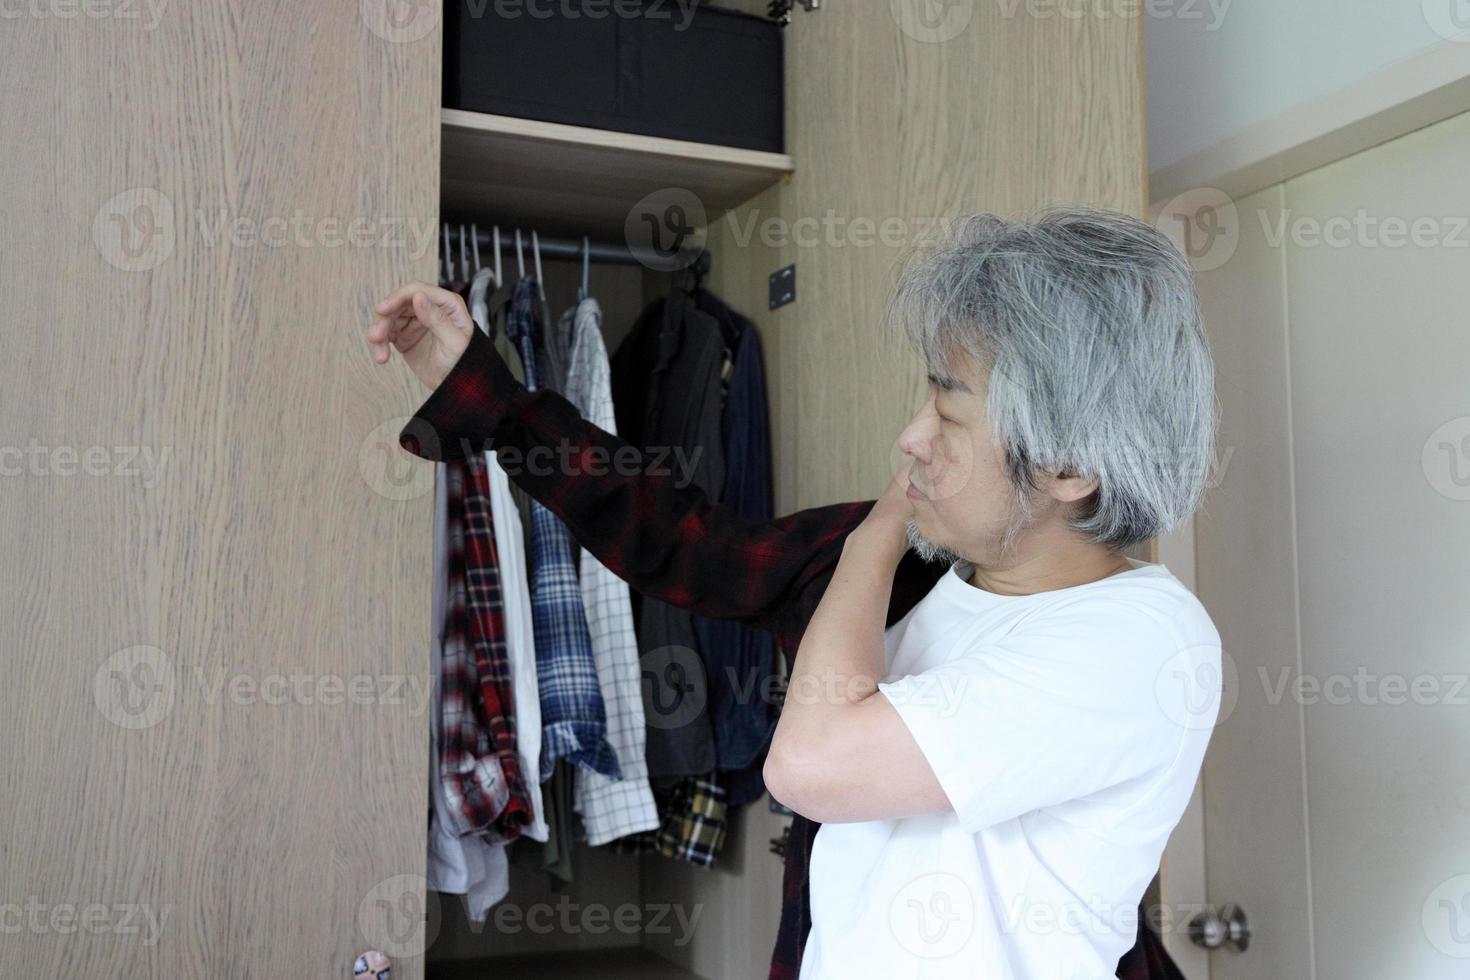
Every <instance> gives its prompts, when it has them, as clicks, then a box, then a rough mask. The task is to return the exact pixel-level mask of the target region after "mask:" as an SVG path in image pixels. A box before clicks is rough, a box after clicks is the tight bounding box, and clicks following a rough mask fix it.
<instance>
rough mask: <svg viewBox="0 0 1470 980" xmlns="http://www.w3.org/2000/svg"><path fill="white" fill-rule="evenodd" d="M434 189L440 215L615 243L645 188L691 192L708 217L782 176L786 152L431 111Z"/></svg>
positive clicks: (457, 111)
mask: <svg viewBox="0 0 1470 980" xmlns="http://www.w3.org/2000/svg"><path fill="white" fill-rule="evenodd" d="M440 123H441V133H442V140H441V144H442V145H441V150H440V195H441V201H442V214H443V215H444V216H445V217H449V218H459V217H470V218H474V219H476V220H479V219H487V220H490V219H493V220H495V221H497V222H499V223H500V224H501V225H514V224H516V223H520V224H521V225H522V226H523V227H524V228H525V230H529V229H530V228H535V229H536V230H537V231H539V232H542V233H545V234H548V235H574V236H581V235H584V234H586V235H590V236H592V237H594V238H600V239H602V240H605V241H612V242H622V241H624V223H625V222H626V220H627V218H628V214H629V212H630V211H631V210H632V209H633V206H634V205H635V204H637V203H638V202H639V201H640V200H642V199H643V198H644V197H646V196H647V195H648V194H651V193H653V192H654V191H657V190H663V189H664V188H670V187H681V188H684V189H686V190H689V191H691V192H693V193H694V195H695V196H696V197H697V198H698V199H699V200H700V202H701V203H702V204H703V206H704V208H705V214H706V217H707V218H708V219H709V220H710V221H713V220H714V219H715V218H717V217H719V215H721V214H723V213H724V212H725V211H728V210H729V209H730V208H732V207H734V206H735V205H737V204H740V203H741V202H743V201H746V200H748V199H750V198H751V197H753V196H755V195H756V194H758V193H760V192H761V191H763V190H765V189H766V188H767V187H770V186H771V185H772V184H775V183H776V182H777V181H779V180H781V179H782V178H783V177H786V176H788V175H789V174H791V173H792V164H791V157H789V156H787V155H786V154H784V153H765V152H761V151H759V150H744V149H738V148H736V147H729V146H715V145H712V144H708V143H692V142H688V141H685V140H672V139H663V138H660V137H656V136H638V135H635V134H632V133H620V132H613V131H611V130H604V129H590V128H588V127H585V126H566V125H562V124H560V123H548V122H540V121H538V120H533V119H518V118H515V117H512V116H497V115H491V114H488V113H483V112H466V111H464V110H462V109H443V110H441V113H440Z"/></svg>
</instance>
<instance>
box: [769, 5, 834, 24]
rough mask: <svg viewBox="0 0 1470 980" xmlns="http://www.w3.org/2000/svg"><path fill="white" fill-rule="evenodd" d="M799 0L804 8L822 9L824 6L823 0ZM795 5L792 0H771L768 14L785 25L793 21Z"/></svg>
mask: <svg viewBox="0 0 1470 980" xmlns="http://www.w3.org/2000/svg"><path fill="white" fill-rule="evenodd" d="M798 2H800V4H801V6H802V9H804V10H820V9H821V7H822V0H798ZM794 6H795V4H794V3H792V0H771V2H770V3H768V4H767V5H766V15H767V16H769V17H770V18H771V20H774V21H775V22H776V23H778V24H780V25H781V26H782V27H785V26H786V25H787V24H789V23H791V8H792V7H794Z"/></svg>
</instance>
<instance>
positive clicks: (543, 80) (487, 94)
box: [444, 0, 785, 153]
mask: <svg viewBox="0 0 1470 980" xmlns="http://www.w3.org/2000/svg"><path fill="white" fill-rule="evenodd" d="M444 17H445V22H444V106H445V108H448V109H467V110H470V111H473V112H489V113H495V114H498V115H503V116H517V117H520V118H523V119H540V120H542V121H545V122H555V123H567V124H570V125H573V126H590V127H593V128H595V129H611V130H618V131H620V132H625V133H637V134H639V135H643V136H663V137H668V138H670V139H681V140H692V141H694V142H697V143H715V144H719V145H722V146H735V147H741V148H743V149H749V150H768V151H771V152H775V153H781V152H784V151H785V140H784V135H783V130H782V116H783V110H782V96H783V91H784V84H783V81H782V64H781V28H780V26H779V25H778V24H777V23H776V22H775V21H772V20H768V19H766V18H763V17H755V16H752V15H750V14H744V13H739V12H737V11H733V10H722V9H720V8H718V7H711V6H708V5H706V4H702V3H701V4H698V5H697V6H694V5H691V3H690V2H689V0H678V2H676V0H446V2H445V4H444Z"/></svg>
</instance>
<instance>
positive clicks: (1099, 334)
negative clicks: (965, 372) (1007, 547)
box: [888, 208, 1218, 550]
mask: <svg viewBox="0 0 1470 980" xmlns="http://www.w3.org/2000/svg"><path fill="white" fill-rule="evenodd" d="M894 320H898V321H901V323H902V326H903V329H904V330H905V331H906V332H907V334H908V337H909V339H910V341H911V342H912V343H913V344H914V346H915V347H917V348H918V350H919V352H920V353H921V354H922V355H923V357H924V359H925V361H926V362H927V363H928V365H929V370H930V371H931V372H932V373H933V374H935V375H936V376H937V377H939V378H952V377H954V372H953V370H952V366H951V360H950V354H951V352H952V351H955V350H962V351H965V352H967V353H968V354H969V355H970V356H972V357H973V358H975V360H976V363H978V364H980V365H981V366H982V367H988V368H989V369H990V382H989V393H988V396H987V402H986V404H987V409H988V412H989V416H990V422H991V426H992V428H993V430H994V434H995V438H996V442H997V445H999V446H1001V447H1002V448H1003V449H1004V451H1005V455H1006V466H1007V469H1008V470H1009V472H1010V476H1011V481H1012V484H1013V486H1014V488H1015V489H1016V491H1017V494H1018V504H1019V507H1020V511H1021V513H1022V515H1024V516H1025V517H1026V518H1027V519H1029V515H1030V506H1029V502H1030V501H1031V499H1033V498H1034V495H1035V494H1036V492H1037V491H1038V490H1039V488H1038V486H1037V484H1036V482H1035V476H1036V474H1037V472H1038V471H1040V470H1058V469H1060V470H1066V471H1069V472H1072V473H1077V474H1082V475H1087V476H1095V477H1096V478H1097V479H1098V490H1097V491H1096V492H1095V493H1094V494H1093V495H1092V496H1091V497H1089V498H1088V500H1087V501H1085V502H1084V507H1083V508H1082V510H1081V512H1080V513H1078V514H1076V515H1073V516H1072V517H1071V518H1070V519H1069V522H1070V524H1071V527H1072V528H1073V529H1074V530H1076V531H1078V532H1080V533H1083V534H1086V535H1088V536H1089V540H1091V541H1093V542H1096V543H1100V544H1104V545H1106V546H1107V547H1109V548H1111V549H1119V550H1121V549H1122V548H1126V547H1128V546H1130V545H1133V544H1137V543H1140V542H1143V541H1147V540H1148V539H1150V538H1152V537H1154V536H1156V535H1159V534H1163V533H1165V532H1167V531H1169V530H1171V529H1173V528H1174V527H1175V526H1176V525H1177V524H1178V523H1179V522H1180V521H1182V520H1184V519H1185V518H1187V517H1188V516H1189V515H1190V514H1191V513H1192V512H1193V511H1194V509H1195V507H1196V506H1198V504H1199V501H1200V498H1201V496H1202V494H1203V492H1204V488H1205V484H1206V480H1207V477H1208V473H1209V467H1210V461H1211V455H1212V453H1213V449H1214V438H1215V430H1216V426H1217V420H1218V414H1217V408H1216V403H1215V391H1214V366H1213V364H1212V362H1211V359H1210V353H1209V347H1208V344H1207V342H1206V340H1205V333H1204V325H1203V323H1202V322H1201V319H1200V311H1199V301H1198V299H1197V297H1196V296H1195V291H1194V282H1193V278H1192V276H1191V274H1190V269H1189V264H1188V262H1187V261H1186V259H1185V258H1184V256H1183V255H1182V254H1181V253H1180V252H1179V250H1178V249H1177V248H1176V247H1175V246H1174V244H1173V243H1172V242H1171V241H1169V239H1168V238H1167V237H1165V236H1164V235H1163V234H1162V233H1161V232H1159V231H1158V230H1157V229H1155V228H1154V227H1153V226H1152V225H1149V224H1148V223H1146V222H1143V221H1140V220H1138V219H1137V218H1133V217H1130V216H1129V215H1126V214H1121V213H1118V212H1116V211H1104V210H1100V209H1095V208H1055V209H1052V210H1049V211H1046V212H1044V213H1042V214H1041V215H1040V216H1039V217H1037V218H1036V219H1035V220H1032V221H1009V220H1006V219H1003V218H1000V217H997V216H996V215H993V214H977V215H973V216H971V217H968V218H964V219H961V220H960V221H959V222H957V223H956V225H955V226H954V228H953V229H952V233H951V235H950V236H949V237H948V238H947V239H946V240H945V241H944V242H942V243H941V244H940V245H939V246H938V247H936V248H935V249H933V250H932V251H930V252H929V253H927V254H925V255H923V256H922V257H920V258H919V259H918V260H917V261H914V262H911V263H910V264H909V265H908V267H907V268H905V269H904V271H903V274H902V276H901V277H900V280H899V284H898V288H897V291H896V292H895V294H894V297H893V302H892V304H891V305H890V307H889V321H888V322H889V323H890V325H891V324H892V323H893V321H894ZM1008 540H1009V537H1008Z"/></svg>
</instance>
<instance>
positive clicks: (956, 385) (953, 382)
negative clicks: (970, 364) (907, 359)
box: [929, 371, 974, 395]
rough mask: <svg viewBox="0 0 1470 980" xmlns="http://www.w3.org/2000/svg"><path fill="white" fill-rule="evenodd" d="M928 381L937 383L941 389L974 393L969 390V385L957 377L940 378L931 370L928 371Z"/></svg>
mask: <svg viewBox="0 0 1470 980" xmlns="http://www.w3.org/2000/svg"><path fill="white" fill-rule="evenodd" d="M929 383H930V384H933V385H938V386H939V388H940V390H941V391H960V392H964V393H965V394H967V395H973V394H974V392H973V391H971V390H970V386H969V385H967V384H965V383H964V382H963V381H961V380H960V379H959V378H941V377H940V376H939V375H937V374H935V373H934V372H933V371H930V372H929Z"/></svg>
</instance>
